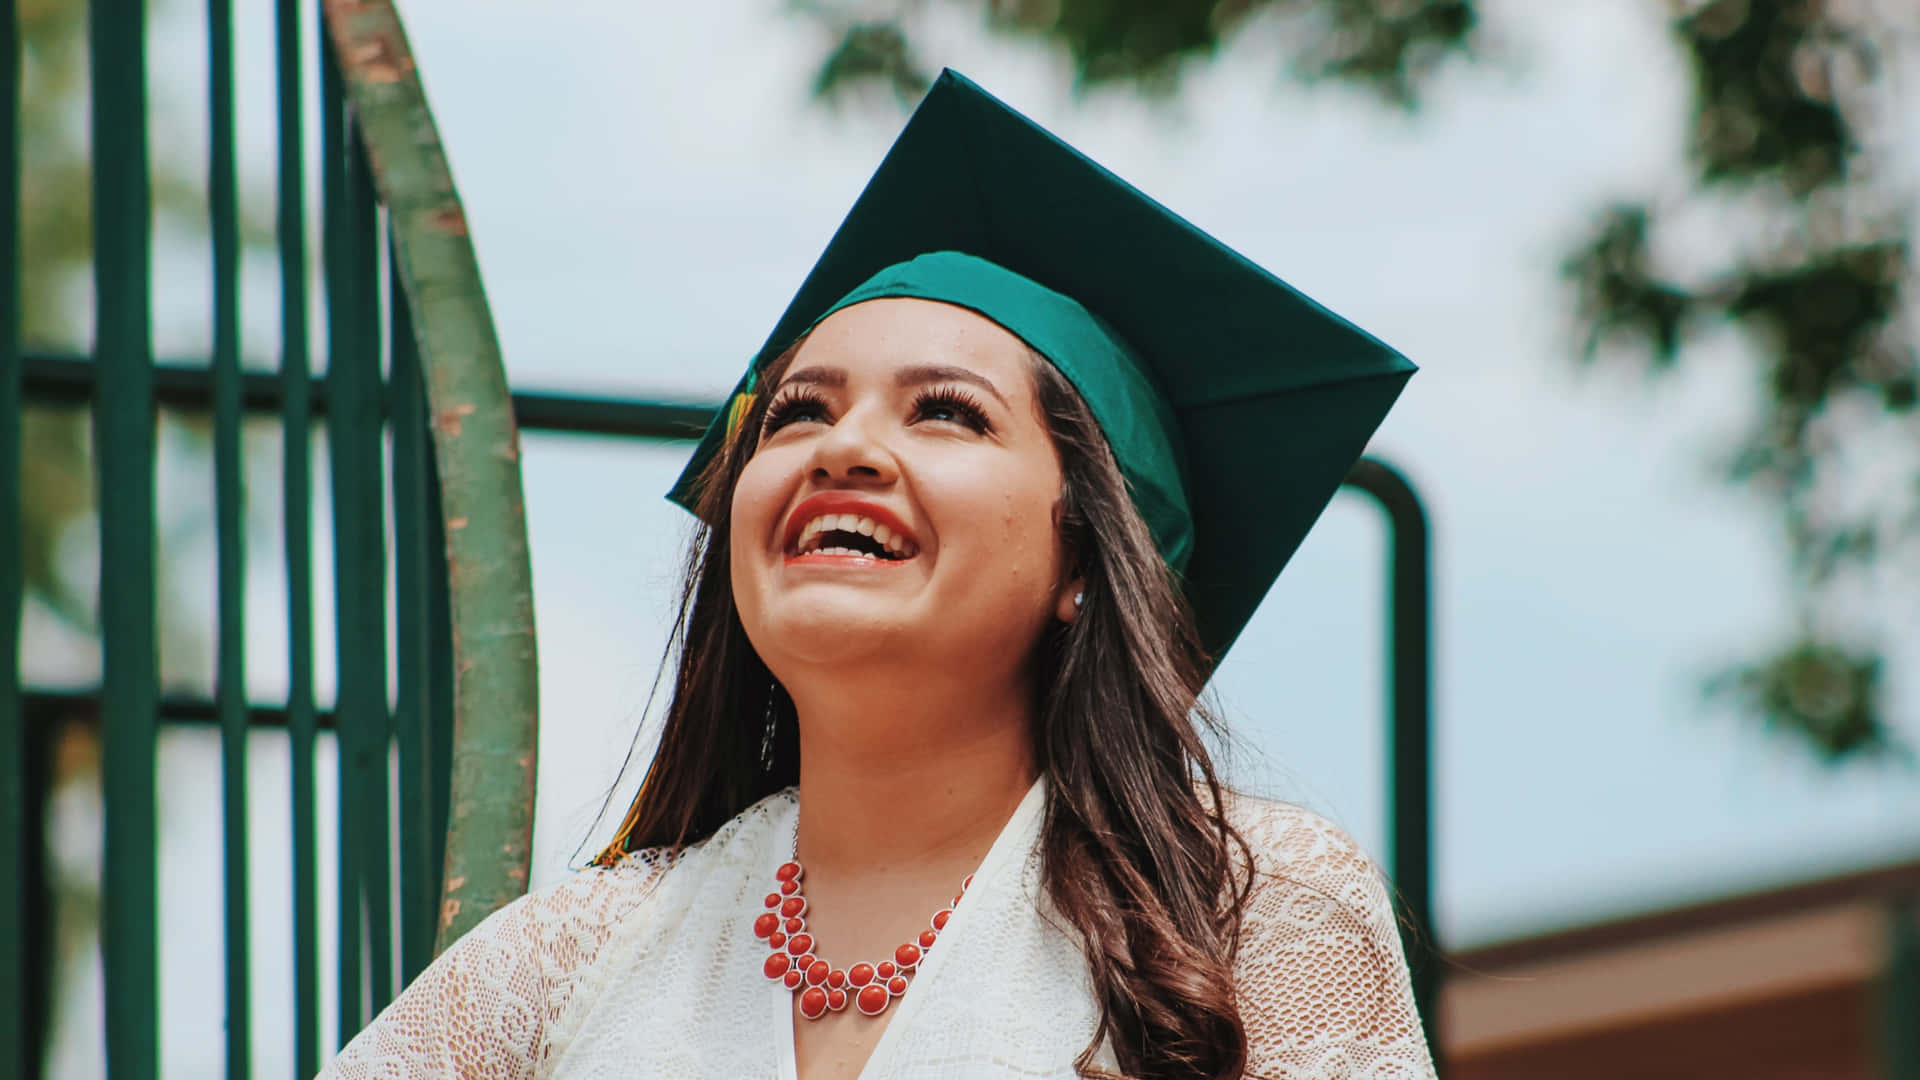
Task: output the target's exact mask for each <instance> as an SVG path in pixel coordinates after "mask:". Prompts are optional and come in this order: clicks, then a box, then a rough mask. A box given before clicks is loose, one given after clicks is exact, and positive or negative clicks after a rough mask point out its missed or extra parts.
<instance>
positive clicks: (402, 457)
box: [388, 273, 446, 984]
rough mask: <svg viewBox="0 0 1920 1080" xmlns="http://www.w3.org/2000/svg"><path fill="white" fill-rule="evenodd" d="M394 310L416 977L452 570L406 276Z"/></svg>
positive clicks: (409, 962)
mask: <svg viewBox="0 0 1920 1080" xmlns="http://www.w3.org/2000/svg"><path fill="white" fill-rule="evenodd" d="M390 294H391V299H390V301H389V307H388V311H389V312H390V316H389V326H390V327H391V330H392V336H391V339H390V344H389V346H388V352H389V355H390V356H391V357H392V358H393V359H392V365H393V370H392V373H391V375H389V377H388V386H389V388H390V400H391V402H392V409H391V423H392V425H393V429H392V430H393V534H394V535H393V550H394V572H393V596H394V616H395V618H394V630H395V634H396V635H397V638H398V640H397V641H396V642H395V661H396V663H397V664H398V670H397V672H396V675H397V677H398V681H399V697H398V699H397V702H396V704H395V708H394V717H393V719H394V734H395V737H396V738H398V740H399V743H400V755H399V756H400V808H399V809H400V979H401V982H402V983H403V984H404V983H408V982H412V981H413V977H414V976H415V975H418V974H419V973H420V971H421V970H422V969H423V968H425V967H426V966H427V964H429V963H430V962H432V960H433V936H434V927H433V902H434V898H435V897H436V896H437V895H438V893H439V874H438V873H436V872H435V869H434V867H433V865H432V863H431V861H430V860H431V859H432V851H433V843H432V840H431V838H430V837H429V835H428V831H429V829H431V827H432V825H431V822H432V818H433V813H432V808H431V804H430V802H429V800H430V799H431V798H432V795H433V777H432V775H431V772H430V770H431V768H432V764H433V757H432V746H431V739H432V727H431V725H432V719H431V704H430V702H429V700H428V693H429V689H428V688H429V685H430V682H429V678H428V672H427V667H426V665H427V663H428V655H429V652H430V647H429V641H428V639H429V634H430V630H429V628H428V627H429V616H428V614H427V602H428V594H427V579H428V577H429V576H430V575H432V574H436V573H437V574H444V573H446V566H445V561H444V559H441V558H436V557H435V554H434V552H433V551H432V550H430V548H429V547H428V543H429V541H428V529H427V520H426V519H427V517H428V516H429V515H431V516H435V517H437V516H439V512H440V508H439V507H438V506H436V505H434V504H432V503H430V502H429V501H428V498H429V495H430V494H431V493H430V491H429V487H430V485H429V484H428V482H427V470H429V469H431V468H432V467H433V466H432V464H431V462H430V460H429V458H428V453H429V443H428V435H427V400H426V388H425V386H424V385H422V383H421V381H420V379H421V375H420V355H419V352H418V351H417V350H416V349H415V347H414V341H413V315H412V311H411V310H410V308H409V305H408V303H407V290H406V286H405V284H404V283H403V282H402V281H401V280H400V275H399V274H397V273H396V274H394V275H392V278H391V290H390Z"/></svg>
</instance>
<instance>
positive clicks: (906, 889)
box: [327, 73, 1432, 1080]
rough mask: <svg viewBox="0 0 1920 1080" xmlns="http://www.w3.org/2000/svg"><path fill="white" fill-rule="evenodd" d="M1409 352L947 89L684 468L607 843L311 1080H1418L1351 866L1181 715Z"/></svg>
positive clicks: (1397, 971) (1423, 1060) (1376, 891)
mask: <svg viewBox="0 0 1920 1080" xmlns="http://www.w3.org/2000/svg"><path fill="white" fill-rule="evenodd" d="M1410 370H1411V367H1410V366H1409V365H1407V364H1406V362H1405V361H1404V360H1402V359H1400V358H1399V357H1397V356H1396V355H1394V354H1393V353H1392V352H1391V350H1388V349H1386V348H1385V347H1384V346H1382V345H1380V344H1379V343H1378V342H1375V341H1373V340H1372V339H1371V338H1368V337H1366V336H1365V335H1364V334H1362V333H1360V332H1359V331H1357V330H1355V329H1354V328H1352V327H1351V326H1348V325H1347V324H1345V323H1344V322H1341V321H1340V320H1338V319H1337V318H1335V317H1334V316H1332V315H1330V314H1328V313H1326V312H1325V311H1324V310H1322V309H1320V308H1318V307H1317V306H1314V305H1313V304H1312V303H1311V302H1310V301H1307V300H1305V299H1304V298H1302V297H1300V296H1299V295H1298V294H1296V293H1294V292H1292V291H1291V290H1290V289H1287V288H1286V286H1284V285H1282V284H1281V283H1279V282H1278V281H1277V280H1276V279H1274V278H1272V277H1271V276H1270V275H1267V274H1265V272H1264V271H1261V270H1259V269H1258V268H1257V267H1254V266H1253V265H1252V264H1250V263H1248V262H1246V261H1245V260H1244V259H1241V258H1240V257H1239V256H1237V255H1234V254H1233V253H1232V252H1230V251H1228V250H1226V249H1225V248H1223V247H1221V246H1220V245H1218V244H1217V243H1216V242H1214V241H1213V240H1211V239H1210V238H1208V237H1206V236H1204V234H1201V233H1199V232H1198V231H1197V230H1195V229H1193V228H1192V227H1191V226H1189V225H1187V224H1186V223H1185V222H1182V221H1180V220H1179V219H1178V218H1175V217H1173V216H1172V215H1171V214H1169V213H1167V212H1166V211H1165V210H1163V209H1162V208H1160V207H1159V206H1158V205H1157V204H1154V203H1153V202H1152V201H1151V200H1148V199H1146V198H1145V197H1144V196H1142V195H1140V194H1139V193H1138V192H1136V191H1134V190H1133V189H1131V188H1129V187H1127V186H1126V185H1124V184H1123V183H1121V182H1120V181H1118V180H1117V179H1115V178H1113V177H1112V176H1111V175H1110V174H1108V173H1106V172H1104V171H1103V170H1101V169H1099V167H1098V166H1095V165H1093V164H1092V163H1091V162H1088V161H1087V160H1086V159H1084V158H1082V157H1080V156H1079V155H1078V154H1077V153H1075V152H1074V151H1072V150H1071V149H1070V148H1068V147H1066V146H1065V145H1064V144H1061V143H1059V142H1058V141H1057V140H1054V139H1053V138H1052V137H1051V136H1049V135H1047V134H1046V133H1045V132H1043V131H1041V130H1040V129H1038V128H1037V127H1034V126H1033V125H1032V124H1030V123H1028V122H1027V121H1025V120H1024V119H1023V118H1021V117H1019V116H1018V115H1017V114H1015V113H1013V112H1011V111H1010V110H1007V109H1006V108H1005V107H1004V106H1002V105H1000V104H999V103H998V102H997V101H994V100H993V99H992V98H990V97H988V96H987V95H985V94H984V93H982V92H981V91H979V90H978V88H976V87H974V86H973V85H972V84H970V83H968V82H966V81H965V80H964V79H961V78H959V77H958V76H955V75H952V74H951V73H949V74H947V75H944V76H943V77H942V78H941V80H940V82H939V83H938V85H936V87H935V88H934V90H933V91H932V92H931V93H930V94H929V96H928V98H927V100H926V101H925V102H924V103H923V104H922V106H921V107H920V109H919V110H918V112H917V113H916V114H915V117H914V119H913V121H912V122H911V123H910V124H909V125H908V128H907V130H906V131H905V132H904V133H903V134H902V136H901V138H900V140H899V142H898V143H896V145H895V147H894V149H893V151H892V152H890V153H889V155H888V158H887V160H886V162H884V163H883V164H882V166H881V169H880V171H879V173H878V174H877V175H876V177H875V179H874V181H873V182H872V184H871V185H870V186H869V188H868V190H867V192H866V193H865V194H864V195H863V196H862V198H861V200H860V202H859V203H858V204H857V205H856V206H855V208H854V210H853V212H852V213H851V214H850V215H849V217H848V219H847V221H846V223H844V224H843V225H842V227H841V229H840V232H839V233H838V234H837V235H836V236H835V238H834V241H833V243H832V244H831V245H830V246H829V248H828V250H827V252H826V253H825V254H824V255H823V256H822V258H821V260H820V263H819V264H818V265H817V266H816V267H815V269H814V272H813V274H812V275H811V276H810V277H809V279H808V281H807V283H806V284H805V285H804V286H803V287H802V289H801V291H800V294H799V296H798V297H797V298H796V299H795V301H794V304H793V306H792V307H791V308H790V309H789V310H788V312H787V315H786V317H785V318H784V319H783V320H782V322H781V325H780V326H779V327H777V328H776V329H775V331H774V334H773V336H772V337H771V338H770V339H769V343H768V346H767V348H766V349H764V350H763V351H762V353H761V355H760V356H759V357H757V358H756V360H755V362H754V363H753V364H752V365H751V366H750V367H749V370H748V372H747V375H746V376H745V377H744V378H743V379H742V382H741V385H740V387H739V388H738V390H737V391H736V393H735V396H734V398H733V400H732V403H731V405H730V407H729V408H728V409H727V410H726V414H725V416H724V417H723V418H722V419H721V420H720V421H718V422H716V424H715V426H714V428H713V430H710V431H709V432H708V434H707V437H706V439H705V440H703V442H702V444H701V447H700V449H699V450H698V451H696V454H695V457H694V461H693V463H692V464H691V465H690V466H689V467H688V470H687V473H686V474H685V475H684V476H683V477H682V480H681V483H680V484H679V485H678V486H677V487H676V490H675V493H674V497H675V498H676V499H677V500H679V501H681V502H682V503H683V505H687V506H688V507H689V509H692V510H693V511H694V512H695V513H696V515H697V516H698V517H699V518H700V520H701V521H702V522H703V523H705V525H706V528H705V529H704V531H703V532H702V533H701V535H700V536H699V537H698V538H697V540H696V542H695V545H694V550H693V553H692V555H691V558H690V563H689V567H688V576H687V583H686V590H685V593H684V595H683V601H682V607H681V617H680V621H679V625H678V661H677V664H678V667H677V671H676V677H675V680H674V684H673V699H672V703H671V706H670V708H669V710H668V717H667V722H666V726H665V729H664V733H663V735H662V740H661V745H660V748H659V751H658V753H657V755H656V757H655V759H654V761H653V764H652V766H651V767H650V769H649V771H648V774H647V776H646V779H645V781H644V783H643V785H642V787H641V791H640V793H639V795H638V797H637V798H636V799H635V801H634V803H633V806H632V807H631V809H630V810H629V811H628V813H627V815H626V818H625V820H624V821H623V822H622V825H621V829H620V833H619V837H618V838H617V839H616V841H615V842H614V844H613V845H612V846H611V847H610V848H609V849H608V851H607V852H606V853H604V854H603V856H602V857H601V858H600V859H597V860H596V861H595V862H596V865H595V867H593V868H590V869H588V870H586V871H584V872H582V873H581V874H579V875H578V876H577V877H575V878H574V879H572V880H570V881H568V882H566V883H564V884H562V885H560V886H558V887H556V888H553V889H550V890H547V891H544V892H541V893H536V894H534V895H531V896H528V897H526V898H524V899H522V900H520V901H517V902H516V903H514V904H512V905H509V906H508V907H507V908H505V909H503V910H502V911H500V912H498V913H496V914H495V915H493V916H492V917H491V918H490V919H488V920H487V922H485V923H484V924H482V926H480V927H479V928H478V929H476V930H475V931H474V932H473V933H471V934H469V935H468V936H467V937H466V938H464V939H462V940H461V941H460V942H459V943H457V944H456V945H455V946H454V947H453V948H452V949H450V950H449V951H448V952H447V953H446V954H445V955H443V956H442V957H440V959H439V960H438V961H436V962H435V963H434V965H433V966H432V967H431V968H429V969H428V970H427V972H426V973H424V974H423V975H422V976H421V977H420V979H419V980H417V981H416V982H415V984H414V985H413V986H411V987H410V988H408V990H407V991H406V992H405V993H404V994H402V995H401V997H400V998H399V999H398V1000H396V1001H395V1002H394V1004H393V1005H392V1006H391V1007H390V1008H388V1009H387V1010H386V1012H384V1013H382V1014H381V1016H380V1017H379V1018H378V1019H377V1020H376V1021H375V1022H374V1024H373V1025H372V1026H371V1027H369V1028H368V1029H367V1030H366V1031H365V1032H363V1033H362V1034H361V1035H360V1036H359V1037H358V1038H357V1039H355V1040H354V1042H353V1043H352V1044H351V1045H350V1046H348V1048H347V1049H346V1051H345V1052H343V1054H342V1055H341V1057H340V1059H339V1060H338V1061H336V1062H335V1063H334V1064H333V1065H332V1066H330V1067H329V1070H328V1073H327V1075H329V1076H335V1077H340V1078H342V1080H359V1078H362V1077H448V1078H451V1077H482V1078H507V1077H547V1076H558V1077H588V1076H634V1077H668V1076H673V1077H679V1076H687V1077H709V1076H711V1077H766V1078H774V1077H780V1078H783V1080H818V1078H834V1077H854V1076H866V1077H912V1078H923V1077H929V1078H930V1077H992V1076H1022V1077H1026V1076H1060V1077H1065V1076H1072V1075H1076V1074H1079V1075H1115V1074H1117V1075H1124V1076H1129V1077H1142V1078H1162V1077H1164V1078H1176V1077H1177V1078H1199V1077H1239V1076H1262V1077H1265V1076H1288V1077H1320V1078H1340V1077H1349V1076H1367V1077H1425V1076H1430V1075H1431V1072H1432V1066H1431V1064H1430V1062H1429V1059H1428V1055H1427V1051H1426V1047H1425V1043H1424V1040H1423V1037H1422V1034H1421V1031H1420V1023H1419V1019H1418V1017H1417V1015H1416V1014H1415V1011H1414V1008H1413V1004H1412V999H1411V994H1410V992H1409V988H1408V977H1407V971H1406V967H1405V963H1404V960H1403V958H1402V955H1401V952H1400V945H1399V939H1398V936H1397V934H1396V932H1395V926H1394V920H1393V915H1392V911H1391V907H1390V906H1389V904H1388V902H1387V899H1386V894H1385V891H1384V888H1383V886H1382V884H1381V882H1380V880H1379V877H1378V874H1377V873H1376V871H1375V870H1374V868H1373V866H1372V864H1371V863H1370V862H1369V861H1368V860H1367V859H1366V857H1365V856H1364V855H1363V854H1362V853H1361V852H1360V851H1359V850H1358V848H1357V847H1355V846H1354V844H1353V843H1352V841H1351V840H1349V839H1348V838H1347V837H1346V836H1345V835H1344V834H1342V833H1341V832H1340V831H1339V830H1337V829H1336V828H1334V827H1333V826H1331V825H1329V824H1328V823H1326V822H1325V821H1323V820H1321V819H1319V818H1317V817H1315V816H1314V815H1312V814H1310V813H1308V812H1306V811H1304V810H1300V809H1297V808H1293V807H1288V806H1284V805H1280V804H1275V803H1267V802H1262V801H1258V800H1254V799H1249V798H1245V797H1241V796H1237V795H1234V794H1231V793H1229V792H1227V791H1225V790H1223V788H1222V787H1221V786H1220V784H1219V782H1218V781H1217V779H1216V777H1215V774H1214V770H1213V766H1212V764H1211V763H1210V761H1209V758H1208V754H1207V750H1206V747H1205V744H1204V743H1203V741H1202V738H1201V736H1200V733H1199V731H1198V730H1197V729H1196V726H1195V722H1194V721H1195V718H1196V716H1199V717H1201V718H1202V719H1204V714H1202V713H1201V711H1200V710H1199V709H1198V706H1197V704H1196V703H1197V700H1198V697H1199V694H1200V691H1201V688H1202V686H1203V684H1204V682H1205V679H1206V676H1207V673H1208V671H1209V670H1210V668H1211V665H1212V662H1213V659H1214V658H1217V657H1218V655H1219V654H1220V653H1221V652H1223V651H1224V650H1225V649H1226V647H1227V646H1228V645H1230V644H1231V642H1232V640H1233V637H1234V636H1235V635H1236V634H1237V633H1238V631H1239V629H1240V627H1241V626H1242V625H1243V624H1244V622H1245V620H1246V618H1247V617H1248V615H1250V614H1251V612H1252V610H1253V608H1254V606H1255V605H1257V604H1258V602H1259V599H1260V596H1261V595H1262V594H1263V593H1264V592H1265V591H1266V588H1267V586H1268V585H1269V584H1270V583H1271V581H1272V579H1273V576H1274V575H1275V574H1277V573H1278V571H1279V568H1280V566H1281V564H1282V563H1284V562H1285V560H1286V558H1287V556H1288V555H1289V554H1291V552H1292V550H1293V548H1294V547H1295V546H1296V545H1297V544H1298V542H1299V540H1300V537H1301V536H1302V535H1304V533H1305V531H1306V529H1307V527H1308V526H1309V525H1310V524H1311V522H1312V520H1313V518H1314V517H1315V516H1316V515H1317V514H1318V512H1319V511H1320V509H1321V508H1322V507H1323V506H1324V504H1325V502H1326V501H1327V499H1328V498H1329V497H1330V496H1331V494H1332V492H1333V490H1334V488H1335V487H1336V486H1337V484H1338V483H1339V480H1340V477H1341V475H1342V474H1343V473H1344V472H1345V469H1346V468H1347V466H1348V465H1349V464H1350V463H1351V461H1352V460H1353V458H1354V457H1355V456H1357V454H1358V453H1359V450H1360V448H1361V447H1362V446H1363V445H1364V443H1365V440H1366V438H1367V436H1368V435H1369V434H1370V433H1371V431H1372V430H1373V428H1374V426H1375V425H1376V424H1377V423H1378V422H1379V420H1380V418H1381V416H1382V415H1384V413H1385V410H1386V408H1387V406H1388V405H1389V404H1390V403H1391V401H1392V399H1393V396H1394V395H1395V394H1396V393H1397V392H1398V389H1399V387H1400V385H1401V384H1402V383H1403V382H1404V380H1405V378H1406V375H1407V373H1408V372H1409V371H1410Z"/></svg>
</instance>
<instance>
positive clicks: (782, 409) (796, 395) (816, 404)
mask: <svg viewBox="0 0 1920 1080" xmlns="http://www.w3.org/2000/svg"><path fill="white" fill-rule="evenodd" d="M808 411H813V412H816V413H819V414H820V415H821V416H825V415H826V414H827V401H826V399H825V398H823V397H821V396H820V395H819V394H816V393H814V392H813V391H812V390H789V391H787V392H786V393H784V394H781V395H780V396H779V397H777V398H775V399H774V401H773V404H771V405H768V406H767V418H766V420H765V421H764V422H763V423H762V424H761V427H760V435H761V438H765V437H766V436H768V435H771V434H773V433H774V432H776V431H779V430H780V429H781V428H783V427H786V426H787V425H788V424H791V423H793V422H794V421H796V420H799V419H802V417H801V414H802V413H804V412H808Z"/></svg>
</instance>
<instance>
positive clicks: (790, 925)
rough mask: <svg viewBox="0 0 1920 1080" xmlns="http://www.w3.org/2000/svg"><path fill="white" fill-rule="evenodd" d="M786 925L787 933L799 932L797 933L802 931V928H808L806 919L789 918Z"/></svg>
mask: <svg viewBox="0 0 1920 1080" xmlns="http://www.w3.org/2000/svg"><path fill="white" fill-rule="evenodd" d="M786 927H787V933H789V934H797V933H799V932H800V931H802V930H805V929H806V928H807V920H805V919H788V920H787V922H786Z"/></svg>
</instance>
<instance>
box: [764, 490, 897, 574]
mask: <svg viewBox="0 0 1920 1080" xmlns="http://www.w3.org/2000/svg"><path fill="white" fill-rule="evenodd" d="M827 514H854V515H857V516H859V517H864V518H871V519H873V522H874V523H875V524H876V525H884V526H886V527H887V531H889V532H891V533H892V534H893V535H895V536H898V537H901V538H903V539H905V540H906V541H907V542H908V543H910V544H912V545H913V546H914V547H918V546H919V545H920V539H919V537H917V536H915V535H914V533H913V530H912V529H909V528H907V526H906V523H905V522H903V521H901V520H900V518H899V517H898V516H897V515H896V514H894V512H893V511H891V510H888V509H887V508H886V507H884V506H881V505H880V504H879V503H875V502H869V501H868V500H866V499H863V498H861V497H860V496H858V495H855V494H853V493H851V492H846V491H823V492H821V493H820V494H818V495H811V496H808V497H807V498H806V499H804V500H802V501H801V503H800V505H799V506H796V507H794V508H793V512H792V513H791V514H789V515H787V528H786V539H785V542H784V544H783V547H784V548H785V550H786V551H787V553H788V555H787V558H788V560H789V561H791V560H792V559H794V558H796V557H797V556H795V555H794V554H793V551H794V548H795V547H796V546H798V544H799V543H800V534H801V532H802V531H803V530H804V529H805V528H806V527H807V523H808V522H810V521H812V520H814V519H815V518H818V517H822V516H824V515H827ZM901 561H904V560H901Z"/></svg>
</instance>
